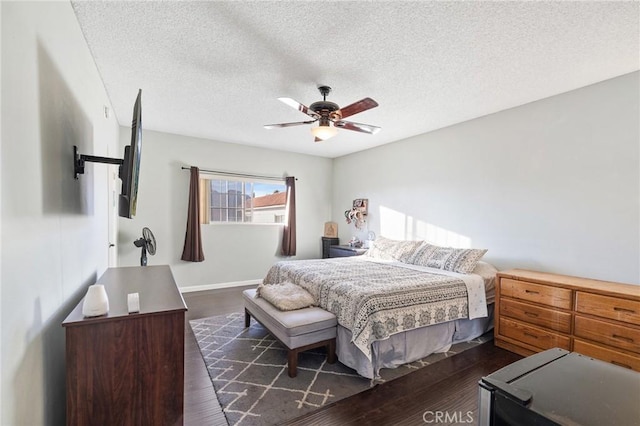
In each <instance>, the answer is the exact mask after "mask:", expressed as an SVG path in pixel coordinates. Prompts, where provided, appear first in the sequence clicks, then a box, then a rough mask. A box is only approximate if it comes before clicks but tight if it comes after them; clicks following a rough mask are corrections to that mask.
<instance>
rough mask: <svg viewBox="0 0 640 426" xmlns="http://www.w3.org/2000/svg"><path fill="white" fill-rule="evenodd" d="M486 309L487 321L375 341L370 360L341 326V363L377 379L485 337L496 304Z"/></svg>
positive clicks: (433, 327) (466, 321) (430, 328)
mask: <svg viewBox="0 0 640 426" xmlns="http://www.w3.org/2000/svg"><path fill="white" fill-rule="evenodd" d="M487 310H488V314H489V315H488V316H487V317H484V318H476V319H473V320H469V319H459V320H455V321H449V322H445V323H441V324H436V325H431V326H428V327H421V328H416V329H414V330H409V331H405V332H402V333H398V334H393V335H391V336H390V337H389V338H388V339H386V340H378V341H376V342H373V343H372V344H371V347H372V348H371V349H372V357H371V358H372V359H371V361H369V360H368V359H367V357H366V356H365V355H364V353H362V351H361V350H360V349H358V348H357V347H356V345H354V344H353V343H351V331H349V330H348V329H346V328H344V327H342V326H341V325H338V339H337V343H336V353H337V355H338V359H339V360H340V362H341V363H343V364H344V365H346V366H347V367H350V368H353V369H354V370H356V371H357V372H358V374H360V375H361V376H363V377H367V378H369V379H373V378H377V377H378V376H379V372H380V369H381V368H396V367H398V366H400V365H402V364H406V363H408V362H413V361H417V360H419V359H422V358H424V357H426V356H427V355H430V354H432V353H439V352H446V351H448V350H449V349H450V348H451V345H452V344H454V343H460V342H468V341H469V340H472V339H475V338H477V337H480V336H482V335H483V334H484V333H486V332H487V331H489V330H491V329H492V328H493V310H494V304H493V303H492V304H490V305H488V308H487Z"/></svg>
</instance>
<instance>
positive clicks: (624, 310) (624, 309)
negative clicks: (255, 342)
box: [613, 306, 636, 314]
mask: <svg viewBox="0 0 640 426" xmlns="http://www.w3.org/2000/svg"><path fill="white" fill-rule="evenodd" d="M613 310H614V311H617V312H628V313H630V314H635V313H636V311H634V310H633V309H628V308H621V307H619V306H614V307H613Z"/></svg>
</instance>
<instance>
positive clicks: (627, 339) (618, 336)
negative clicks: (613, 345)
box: [611, 334, 633, 343]
mask: <svg viewBox="0 0 640 426" xmlns="http://www.w3.org/2000/svg"><path fill="white" fill-rule="evenodd" d="M611 337H613V338H614V339H618V340H624V341H625V342H629V343H633V339H632V338H631V337H626V336H620V335H619V334H614V335H612V336H611Z"/></svg>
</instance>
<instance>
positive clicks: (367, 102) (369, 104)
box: [340, 98, 378, 118]
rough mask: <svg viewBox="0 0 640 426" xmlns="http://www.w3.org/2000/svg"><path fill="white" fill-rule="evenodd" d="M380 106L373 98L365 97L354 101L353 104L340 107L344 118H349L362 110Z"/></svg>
mask: <svg viewBox="0 0 640 426" xmlns="http://www.w3.org/2000/svg"><path fill="white" fill-rule="evenodd" d="M377 106H378V103H377V102H376V101H374V100H373V99H371V98H364V99H361V100H359V101H358V102H354V103H352V104H351V105H347V106H346V107H344V108H340V114H341V115H342V118H347V117H349V116H352V115H354V114H357V113H359V112H362V111H366V110H368V109H371V108H375V107H377Z"/></svg>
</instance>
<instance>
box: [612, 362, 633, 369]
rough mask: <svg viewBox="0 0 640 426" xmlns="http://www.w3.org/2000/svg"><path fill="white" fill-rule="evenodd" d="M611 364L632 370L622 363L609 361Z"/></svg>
mask: <svg viewBox="0 0 640 426" xmlns="http://www.w3.org/2000/svg"><path fill="white" fill-rule="evenodd" d="M611 364H613V365H617V366H619V367H624V368H628V369H629V370H633V368H631V366H630V365H627V364H623V363H621V362H618V361H611Z"/></svg>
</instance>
